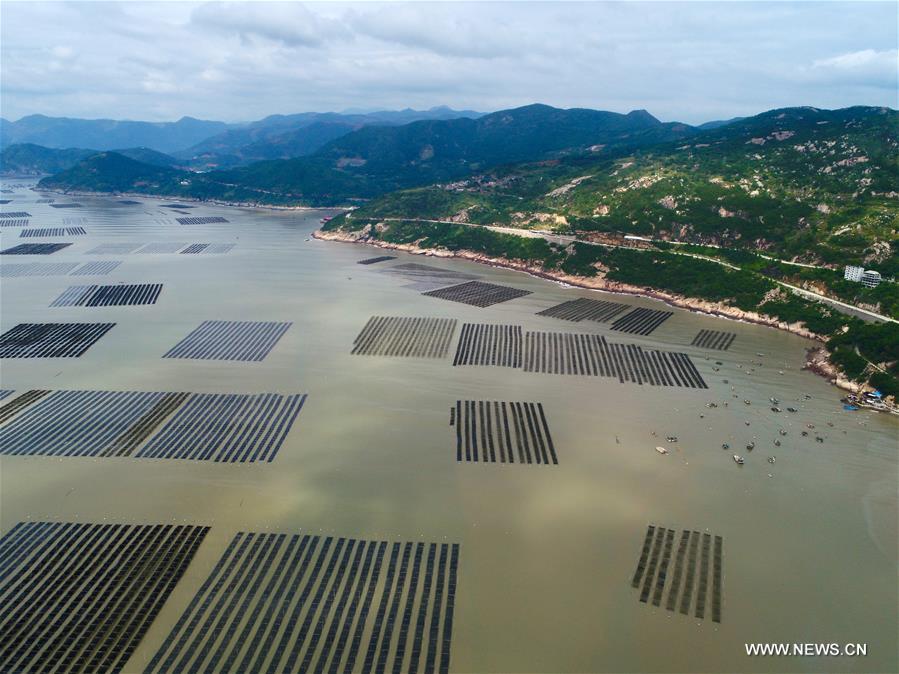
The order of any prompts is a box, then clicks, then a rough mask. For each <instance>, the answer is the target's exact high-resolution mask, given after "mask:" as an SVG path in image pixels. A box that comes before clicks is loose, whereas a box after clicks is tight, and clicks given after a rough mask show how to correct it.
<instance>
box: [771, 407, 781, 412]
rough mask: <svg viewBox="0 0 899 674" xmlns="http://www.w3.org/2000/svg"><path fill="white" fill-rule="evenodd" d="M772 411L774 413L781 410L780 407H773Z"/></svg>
mask: <svg viewBox="0 0 899 674" xmlns="http://www.w3.org/2000/svg"><path fill="white" fill-rule="evenodd" d="M771 411H772V412H780V411H781V409H780V408H779V407H772V408H771Z"/></svg>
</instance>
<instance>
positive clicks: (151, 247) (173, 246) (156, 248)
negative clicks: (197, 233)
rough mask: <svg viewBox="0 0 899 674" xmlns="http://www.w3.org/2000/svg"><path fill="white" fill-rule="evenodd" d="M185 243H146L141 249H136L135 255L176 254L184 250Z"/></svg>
mask: <svg viewBox="0 0 899 674" xmlns="http://www.w3.org/2000/svg"><path fill="white" fill-rule="evenodd" d="M186 245H187V244H186V243H168V242H165V241H162V242H159V243H148V244H147V245H146V246H144V247H143V248H138V249H137V250H136V251H134V252H135V253H177V252H179V251H180V250H181V249H182V248H184V247H185V246H186Z"/></svg>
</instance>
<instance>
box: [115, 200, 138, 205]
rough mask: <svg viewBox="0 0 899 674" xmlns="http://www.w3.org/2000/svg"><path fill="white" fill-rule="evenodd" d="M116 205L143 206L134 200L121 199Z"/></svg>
mask: <svg viewBox="0 0 899 674" xmlns="http://www.w3.org/2000/svg"><path fill="white" fill-rule="evenodd" d="M116 203H119V204H122V205H123V206H139V205H140V204H141V202H140V201H134V200H133V199H119V200H118V201H117V202H116Z"/></svg>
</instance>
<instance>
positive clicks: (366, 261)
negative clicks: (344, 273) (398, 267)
mask: <svg viewBox="0 0 899 674" xmlns="http://www.w3.org/2000/svg"><path fill="white" fill-rule="evenodd" d="M395 259H396V256H395V255H378V256H377V257H367V258H365V259H364V260H358V261H357V262H356V264H376V263H378V262H387V260H395Z"/></svg>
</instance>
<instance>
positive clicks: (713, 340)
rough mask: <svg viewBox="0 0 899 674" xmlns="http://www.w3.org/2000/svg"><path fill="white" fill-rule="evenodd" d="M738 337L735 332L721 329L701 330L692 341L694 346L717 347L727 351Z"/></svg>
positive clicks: (719, 349)
mask: <svg viewBox="0 0 899 674" xmlns="http://www.w3.org/2000/svg"><path fill="white" fill-rule="evenodd" d="M736 338H737V333H735V332H721V331H719V330H700V331H699V333H698V334H697V335H696V337H694V338H693V341H692V342H691V345H692V346H698V347H700V348H703V349H717V350H718V351H727V350H728V349H729V348H730V345H731V344H733V342H734V340H735V339H736Z"/></svg>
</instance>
